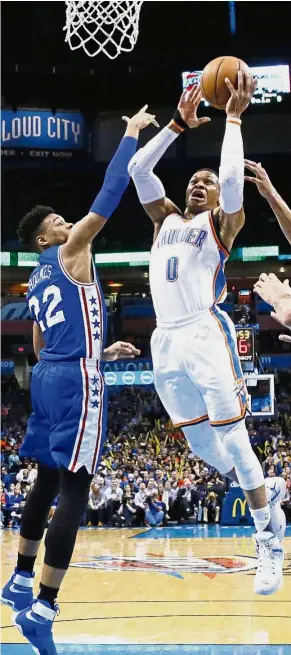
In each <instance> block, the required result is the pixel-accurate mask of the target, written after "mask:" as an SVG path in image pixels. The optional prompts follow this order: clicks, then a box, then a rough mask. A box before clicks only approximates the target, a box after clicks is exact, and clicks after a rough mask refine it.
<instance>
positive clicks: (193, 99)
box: [128, 86, 210, 235]
mask: <svg viewBox="0 0 291 655" xmlns="http://www.w3.org/2000/svg"><path fill="white" fill-rule="evenodd" d="M200 102H201V90H200V88H199V87H197V86H195V87H194V88H193V89H192V90H191V91H184V92H183V93H182V96H181V98H180V102H179V104H178V108H177V109H176V111H175V113H174V116H173V119H172V120H171V121H170V123H169V125H167V127H164V128H163V129H162V130H161V132H159V134H157V135H156V136H155V137H154V138H153V139H151V141H149V142H148V143H147V144H146V146H144V148H140V150H138V152H137V153H136V154H135V155H134V157H133V158H132V160H131V162H130V164H129V167H128V171H129V174H130V175H131V177H132V179H133V182H134V184H135V187H136V190H137V194H138V197H139V200H140V202H141V204H142V205H143V207H144V209H145V211H146V212H147V214H148V215H149V217H150V218H151V220H152V221H153V223H154V225H155V235H156V233H157V232H158V230H159V229H160V226H161V225H162V223H163V221H164V220H165V218H166V217H167V216H168V215H169V214H171V213H172V212H173V211H175V212H178V213H180V210H179V209H178V207H177V206H176V205H175V204H174V203H173V202H172V200H169V198H167V197H166V192H165V189H164V187H163V184H162V182H161V180H159V178H158V177H157V175H155V174H154V173H153V169H154V168H155V166H156V164H157V163H158V161H159V160H160V159H161V157H162V156H163V155H164V153H165V152H166V150H167V149H168V148H169V146H170V145H171V144H172V143H173V142H174V141H175V140H176V139H177V137H178V136H179V135H180V134H182V132H184V130H185V129H186V128H195V127H199V126H200V125H202V124H203V123H208V122H209V121H210V118H207V117H204V118H197V109H198V107H199V104H200Z"/></svg>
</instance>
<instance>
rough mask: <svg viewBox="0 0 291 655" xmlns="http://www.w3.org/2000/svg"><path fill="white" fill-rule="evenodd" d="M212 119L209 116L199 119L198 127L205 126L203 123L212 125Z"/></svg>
mask: <svg viewBox="0 0 291 655" xmlns="http://www.w3.org/2000/svg"><path fill="white" fill-rule="evenodd" d="M210 121H211V118H209V117H208V116H203V117H202V118H198V125H203V123H210Z"/></svg>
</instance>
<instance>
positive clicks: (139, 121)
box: [122, 105, 160, 130]
mask: <svg viewBox="0 0 291 655" xmlns="http://www.w3.org/2000/svg"><path fill="white" fill-rule="evenodd" d="M147 108H148V105H144V107H142V108H141V109H140V110H139V111H138V112H137V114H135V115H134V116H132V118H129V117H128V116H122V120H123V121H125V122H126V123H127V126H128V128H130V127H133V128H135V129H138V130H143V129H144V128H145V127H148V125H155V127H160V126H159V123H158V122H157V121H156V116H155V114H148V113H147Z"/></svg>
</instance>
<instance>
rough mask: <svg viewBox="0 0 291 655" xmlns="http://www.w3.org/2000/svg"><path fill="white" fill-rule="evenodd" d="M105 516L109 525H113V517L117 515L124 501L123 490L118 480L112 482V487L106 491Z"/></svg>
mask: <svg viewBox="0 0 291 655" xmlns="http://www.w3.org/2000/svg"><path fill="white" fill-rule="evenodd" d="M104 497H105V511H104V516H105V517H106V522H107V523H108V525H109V526H110V525H112V519H113V515H114V514H117V511H118V509H119V507H120V503H121V499H122V489H121V488H120V487H119V486H118V480H115V479H114V480H112V482H111V486H110V487H107V489H106V491H105V495H104Z"/></svg>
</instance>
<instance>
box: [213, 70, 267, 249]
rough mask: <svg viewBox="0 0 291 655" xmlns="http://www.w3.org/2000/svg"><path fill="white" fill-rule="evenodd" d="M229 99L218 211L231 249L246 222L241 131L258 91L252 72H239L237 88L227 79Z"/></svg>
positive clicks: (221, 234)
mask: <svg viewBox="0 0 291 655" xmlns="http://www.w3.org/2000/svg"><path fill="white" fill-rule="evenodd" d="M225 82H226V84H227V86H228V88H229V91H230V94H231V95H230V99H229V101H228V103H227V105H226V126H225V133H224V139H223V144H222V150H221V160H220V168H219V184H220V198H219V205H220V206H219V207H218V208H217V210H215V213H216V214H218V217H219V227H220V235H219V236H220V238H221V241H222V243H223V244H224V245H225V247H226V248H227V249H228V250H229V251H230V250H231V248H232V245H233V242H234V239H235V238H236V236H237V234H238V233H239V232H240V230H241V229H242V227H243V226H244V222H245V213H244V209H243V191H244V148H243V140H242V133H241V114H242V113H243V112H244V111H245V110H246V108H247V107H248V105H249V102H250V100H251V98H252V96H253V94H254V92H255V89H256V86H257V80H256V79H255V80H253V78H252V76H251V74H249V75H245V76H243V75H242V73H241V72H240V71H239V73H238V88H237V89H235V88H234V87H233V86H232V84H231V82H230V81H229V79H228V78H226V80H225Z"/></svg>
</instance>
